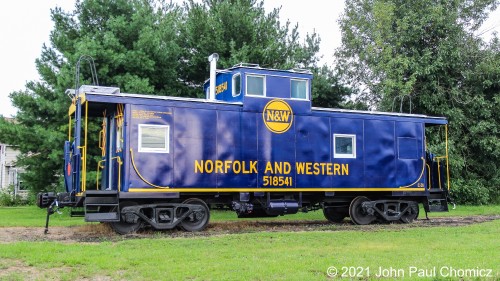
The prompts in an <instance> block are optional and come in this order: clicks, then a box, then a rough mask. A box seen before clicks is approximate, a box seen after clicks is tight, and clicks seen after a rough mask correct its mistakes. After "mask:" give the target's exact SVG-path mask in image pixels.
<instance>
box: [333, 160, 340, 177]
mask: <svg viewBox="0 0 500 281" xmlns="http://www.w3.org/2000/svg"><path fill="white" fill-rule="evenodd" d="M333 174H334V175H340V164H339V163H335V164H333Z"/></svg>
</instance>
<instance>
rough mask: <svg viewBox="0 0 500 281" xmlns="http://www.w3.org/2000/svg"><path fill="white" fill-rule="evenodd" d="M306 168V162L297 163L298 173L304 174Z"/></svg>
mask: <svg viewBox="0 0 500 281" xmlns="http://www.w3.org/2000/svg"><path fill="white" fill-rule="evenodd" d="M304 168H305V164H304V162H296V163H295V169H296V170H297V171H296V173H297V175H300V174H304Z"/></svg>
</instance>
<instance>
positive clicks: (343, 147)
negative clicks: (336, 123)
mask: <svg viewBox="0 0 500 281" xmlns="http://www.w3.org/2000/svg"><path fill="white" fill-rule="evenodd" d="M333 145H334V158H356V136H355V135H334V136H333Z"/></svg>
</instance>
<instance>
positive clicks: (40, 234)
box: [0, 215, 500, 243]
mask: <svg viewBox="0 0 500 281" xmlns="http://www.w3.org/2000/svg"><path fill="white" fill-rule="evenodd" d="M497 219H500V215H490V216H470V217H443V218H432V219H430V220H426V219H421V220H416V221H414V222H413V223H410V224H403V223H390V224H372V225H364V226H359V225H353V224H352V223H351V222H350V221H349V220H345V221H344V222H342V223H329V222H328V221H326V220H325V221H323V220H309V221H307V220H306V221H304V220H301V221H293V220H282V221H258V220H240V221H226V222H212V223H210V224H209V225H208V227H207V229H205V230H204V231H202V232H184V231H180V230H169V231H154V230H152V229H145V230H141V231H140V232H138V233H134V234H129V235H118V234H115V233H114V232H113V230H112V229H111V228H110V227H109V226H108V225H107V224H99V223H96V224H88V225H84V226H74V227H50V229H49V233H48V234H44V228H42V227H0V243H12V242H18V241H57V242H63V243H75V242H79V243H82V242H83V243H99V242H103V241H121V240H126V239H140V238H154V237H202V236H213V235H223V234H234V233H250V232H283V231H286V232H293V231H348V230H354V231H376V230H400V229H407V228H418V227H437V226H449V227H454V226H463V225H471V224H475V223H482V222H487V221H492V220H497Z"/></svg>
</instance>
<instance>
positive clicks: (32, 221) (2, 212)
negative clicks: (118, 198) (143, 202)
mask: <svg viewBox="0 0 500 281" xmlns="http://www.w3.org/2000/svg"><path fill="white" fill-rule="evenodd" d="M61 212H62V214H54V215H52V216H51V217H50V226H77V225H84V224H88V223H86V222H84V220H83V218H81V217H73V218H72V217H70V216H69V209H68V208H65V209H61ZM494 214H500V205H486V206H457V207H456V209H455V210H451V209H450V211H449V212H446V213H429V217H431V218H432V217H449V216H460V217H465V216H472V215H494ZM45 216H46V211H45V209H39V208H38V207H36V206H23V207H0V227H2V226H4V227H5V226H9V227H13V226H26V227H36V226H40V227H43V226H45ZM424 217H425V214H424V210H423V208H421V209H420V218H424ZM233 220H250V221H255V220H280V221H282V220H325V217H324V216H323V212H322V211H321V210H319V211H316V212H309V213H298V214H295V215H287V216H280V217H277V218H247V219H239V218H238V217H237V216H236V214H235V213H234V212H232V211H219V210H213V211H212V212H211V221H233Z"/></svg>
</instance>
